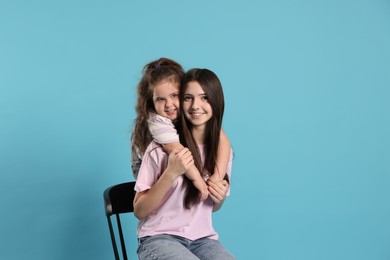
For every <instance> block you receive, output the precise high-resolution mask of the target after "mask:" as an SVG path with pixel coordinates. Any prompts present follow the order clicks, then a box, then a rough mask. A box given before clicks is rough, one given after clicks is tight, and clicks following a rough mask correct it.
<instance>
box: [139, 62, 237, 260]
mask: <svg viewBox="0 0 390 260" xmlns="http://www.w3.org/2000/svg"><path fill="white" fill-rule="evenodd" d="M180 97H181V100H180V103H181V104H180V106H181V110H182V113H181V115H180V120H179V125H178V129H179V133H180V137H181V141H182V142H183V145H184V146H186V147H189V150H188V148H183V149H176V150H174V151H172V152H171V153H170V155H169V157H168V155H167V154H166V153H165V152H164V149H163V148H162V147H161V146H160V145H159V144H157V143H156V142H154V141H153V142H152V143H151V144H150V145H149V146H148V148H147V149H146V151H145V153H144V157H143V162H142V165H141V168H140V170H139V175H138V179H137V182H136V186H135V190H136V191H137V193H136V196H135V199H134V214H135V216H136V217H137V218H139V219H140V221H139V225H138V237H139V241H140V243H139V247H138V250H137V253H138V257H139V259H141V260H142V259H170V260H175V259H178V260H179V259H180V260H182V259H202V260H203V259H210V260H211V259H212V260H229V259H235V258H234V257H233V256H232V255H231V254H230V253H229V252H228V251H227V250H226V249H225V248H224V247H223V245H222V244H221V243H220V242H219V241H218V234H217V233H216V232H215V230H214V229H213V226H212V212H213V211H215V210H217V209H219V208H220V207H221V205H222V203H223V202H224V200H225V198H226V196H227V194H228V193H229V184H228V182H227V181H226V180H220V179H219V178H217V179H216V180H210V179H209V180H208V185H209V192H210V197H209V198H207V199H206V200H205V201H203V202H198V201H197V195H196V192H197V191H196V190H195V189H193V186H191V185H190V184H191V182H190V181H189V180H188V179H187V178H184V177H183V174H184V172H186V171H187V170H188V169H189V168H190V167H193V165H196V166H197V168H198V170H199V171H200V172H201V173H202V176H203V177H204V178H205V179H207V178H208V176H210V175H212V174H213V172H214V169H215V166H216V160H217V154H218V150H219V145H220V141H219V140H220V138H219V136H220V133H221V124H222V117H223V111H224V98H223V92H222V86H221V84H220V81H219V80H218V78H217V76H216V75H215V74H214V73H213V72H211V71H209V70H206V69H192V70H190V71H188V72H187V74H186V76H185V77H184V80H183V84H182V90H181V94H180ZM231 160H232V153H231V152H230V156H229V164H228V167H227V175H228V176H230V173H231ZM183 187H184V188H183Z"/></svg>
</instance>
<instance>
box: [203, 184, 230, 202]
mask: <svg viewBox="0 0 390 260" xmlns="http://www.w3.org/2000/svg"><path fill="white" fill-rule="evenodd" d="M207 184H208V188H209V192H210V197H211V198H212V200H213V201H214V202H216V203H218V202H220V201H222V200H223V199H225V197H226V193H227V190H228V187H229V184H228V183H227V181H225V180H223V181H217V182H214V181H208V182H207Z"/></svg>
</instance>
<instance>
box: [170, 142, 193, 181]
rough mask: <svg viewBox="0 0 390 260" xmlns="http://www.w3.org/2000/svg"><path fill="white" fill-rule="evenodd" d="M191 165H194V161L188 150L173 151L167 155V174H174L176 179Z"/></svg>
mask: <svg viewBox="0 0 390 260" xmlns="http://www.w3.org/2000/svg"><path fill="white" fill-rule="evenodd" d="M192 165H194V160H193V157H192V153H191V152H190V150H188V148H183V149H181V150H179V149H175V150H173V151H172V152H171V153H170V155H169V158H168V167H167V172H171V173H173V174H175V177H178V176H180V175H182V174H184V173H185V172H186V171H187V170H188V169H189V168H190V167H191V166H192Z"/></svg>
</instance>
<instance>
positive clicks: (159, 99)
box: [156, 98, 164, 102]
mask: <svg viewBox="0 0 390 260" xmlns="http://www.w3.org/2000/svg"><path fill="white" fill-rule="evenodd" d="M163 100H164V99H163V98H156V102H161V101H163Z"/></svg>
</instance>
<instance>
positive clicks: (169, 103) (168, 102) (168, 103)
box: [165, 98, 172, 107]
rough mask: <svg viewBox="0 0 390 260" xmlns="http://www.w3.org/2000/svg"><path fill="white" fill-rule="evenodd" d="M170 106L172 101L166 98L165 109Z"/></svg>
mask: <svg viewBox="0 0 390 260" xmlns="http://www.w3.org/2000/svg"><path fill="white" fill-rule="evenodd" d="M171 105H172V100H170V99H169V98H168V99H167V101H166V102H165V107H170V106H171Z"/></svg>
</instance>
